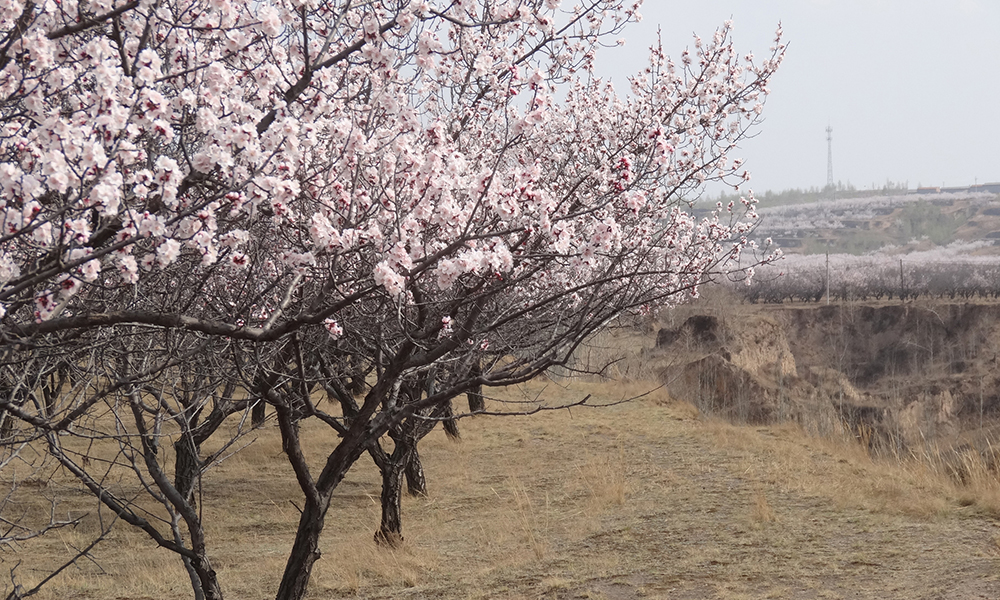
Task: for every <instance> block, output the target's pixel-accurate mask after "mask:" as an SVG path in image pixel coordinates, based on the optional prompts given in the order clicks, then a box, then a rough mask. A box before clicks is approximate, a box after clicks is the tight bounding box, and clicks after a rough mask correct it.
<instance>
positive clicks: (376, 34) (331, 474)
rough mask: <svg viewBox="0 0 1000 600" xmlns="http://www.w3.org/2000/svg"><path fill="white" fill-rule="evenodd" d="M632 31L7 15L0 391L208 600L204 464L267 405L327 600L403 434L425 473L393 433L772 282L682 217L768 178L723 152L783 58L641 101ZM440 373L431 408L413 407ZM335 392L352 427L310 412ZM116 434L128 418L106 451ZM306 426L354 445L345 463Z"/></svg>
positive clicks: (278, 2)
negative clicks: (44, 395) (124, 472)
mask: <svg viewBox="0 0 1000 600" xmlns="http://www.w3.org/2000/svg"><path fill="white" fill-rule="evenodd" d="M638 8H639V2H636V3H635V4H634V5H632V4H631V3H627V2H625V1H623V0H585V1H583V2H581V3H579V4H577V5H576V6H573V7H565V8H564V7H562V5H561V3H560V2H559V1H557V0H508V1H503V0H450V1H416V0H414V1H411V0H373V1H366V2H359V1H354V0H340V1H336V2H323V1H319V0H304V1H303V0H267V1H263V2H261V1H257V0H255V1H253V2H244V1H241V0H204V1H201V0H132V1H130V2H120V1H119V2H115V1H114V0H101V1H98V2H86V3H84V2H78V1H76V0H62V1H61V2H55V1H52V0H44V1H40V2H33V1H28V2H26V3H24V4H20V3H13V2H8V3H7V4H5V5H3V7H2V10H0V29H2V31H3V32H4V37H3V38H2V40H0V47H2V49H3V53H2V55H0V98H3V100H0V161H2V162H0V211H2V212H0V286H2V287H0V312H2V321H0V324H2V344H3V357H2V358H3V361H4V363H3V365H0V366H4V367H5V368H6V369H7V371H6V372H7V373H8V377H7V380H6V381H5V382H4V385H5V386H7V388H9V389H15V388H17V389H23V390H24V393H22V394H20V395H18V394H13V393H11V394H7V396H6V397H4V398H0V408H3V409H4V411H5V415H6V417H9V418H13V419H16V420H18V421H19V422H20V423H22V424H23V425H24V427H27V428H31V429H33V431H41V432H43V437H44V438H45V439H46V440H47V444H48V448H49V451H50V453H51V454H52V456H53V457H54V458H55V459H56V460H59V461H60V462H61V463H62V464H63V465H64V466H65V467H67V468H68V469H69V470H70V472H72V473H73V474H74V475H76V476H78V477H79V478H80V480H81V481H83V482H84V483H85V484H86V485H87V487H88V488H89V489H90V490H91V491H92V492H93V493H94V495H95V497H97V498H98V499H99V500H100V502H102V503H104V504H105V505H106V506H107V507H110V508H111V509H112V510H113V511H115V513H116V514H121V515H124V516H125V517H128V518H126V521H127V522H129V523H130V524H132V525H134V526H137V527H140V528H142V529H143V530H145V531H146V532H147V533H148V534H149V535H150V537H151V538H152V539H154V540H155V541H156V543H158V544H159V545H160V546H162V547H165V548H168V549H170V550H172V551H174V552H177V553H178V554H179V555H180V556H181V557H182V558H183V560H184V561H185V566H186V567H187V568H188V571H189V573H190V574H191V579H192V586H193V588H194V591H195V595H196V597H199V598H202V597H203V598H221V597H222V591H221V589H222V588H221V586H220V585H219V582H218V578H217V576H216V573H215V571H214V570H213V569H212V566H211V561H210V560H209V542H208V540H207V539H206V537H205V533H204V529H203V528H202V525H201V521H200V520H201V518H202V517H201V514H200V512H199V511H197V510H195V508H194V498H193V496H192V493H191V490H192V487H191V486H192V485H193V484H192V478H195V479H197V478H198V477H200V475H201V472H203V470H204V466H205V464H206V462H205V461H206V460H207V459H206V458H205V457H200V454H199V452H200V450H199V448H198V446H200V443H201V442H202V441H204V440H205V439H206V437H207V436H211V435H215V432H216V431H217V430H218V424H219V423H220V422H221V420H223V419H224V418H226V417H227V416H230V415H233V414H240V411H244V410H247V409H249V406H250V405H251V404H252V403H253V402H258V403H259V402H263V403H266V404H268V405H270V406H272V407H274V410H275V414H276V419H277V422H278V425H279V428H280V431H281V435H282V439H283V447H284V450H285V454H286V456H287V457H288V460H289V463H290V466H291V467H292V469H293V470H294V472H295V475H296V479H297V481H298V483H299V485H300V487H301V489H302V492H303V494H304V497H305V501H304V506H303V508H302V515H301V520H300V525H299V529H298V532H297V535H296V539H295V543H294V545H293V548H292V549H291V551H290V554H289V559H288V563H287V566H286V569H285V573H284V575H283V578H282V580H281V583H280V587H279V589H278V592H277V597H278V598H279V599H292V598H296V599H297V598H302V597H303V595H304V594H305V591H306V587H307V584H308V581H309V577H310V574H311V570H312V566H313V564H314V563H315V561H316V559H317V558H318V557H319V551H318V541H319V536H320V533H321V532H322V529H323V521H324V517H325V515H326V512H327V509H328V507H329V504H330V499H331V495H332V493H333V491H334V489H335V488H336V487H337V485H338V484H339V483H340V482H341V481H342V480H343V477H344V475H345V474H346V473H347V470H348V469H349V468H350V467H351V465H353V464H354V463H355V462H356V461H357V460H358V459H359V458H360V457H361V455H362V454H364V453H365V452H373V456H374V455H378V453H379V452H381V449H380V448H376V445H377V444H378V440H379V438H381V437H382V436H383V435H384V434H386V433H390V434H393V432H396V433H397V434H398V435H394V439H395V440H396V442H397V444H402V445H401V446H399V447H400V448H402V449H403V450H406V452H408V451H409V450H407V448H406V444H407V443H409V442H408V441H407V440H408V438H407V437H406V436H405V435H402V434H401V433H400V432H404V431H413V430H414V428H413V427H412V426H410V427H409V429H407V427H408V425H407V424H408V423H411V424H412V423H416V422H417V421H419V420H421V419H424V420H426V419H427V418H428V416H429V415H431V416H433V415H434V414H436V413H435V411H436V410H437V409H438V408H440V407H441V406H443V405H444V403H446V402H448V401H449V400H450V399H451V398H453V397H455V396H456V395H457V394H460V393H463V392H467V391H469V390H472V389H475V388H478V387H480V386H497V385H506V384H510V383H515V382H519V381H525V380H528V379H530V378H531V377H534V376H536V375H537V374H539V373H542V372H544V371H545V370H546V369H548V368H550V367H553V366H556V365H561V364H565V363H566V362H567V361H568V360H569V358H570V357H571V355H572V353H573V351H574V350H575V349H576V348H577V347H578V345H579V344H580V343H581V342H583V341H584V340H585V339H586V338H587V337H588V336H589V335H590V334H592V333H593V332H595V331H597V330H598V329H599V328H601V327H602V326H604V325H605V324H606V323H607V322H608V321H609V320H610V319H613V318H615V317H617V316H621V315H623V314H630V313H633V312H640V311H649V310H655V309H656V308H658V307H661V306H665V305H669V304H671V303H673V302H676V301H678V300H679V299H680V298H681V297H682V296H683V295H684V294H685V293H688V294H690V293H696V290H697V287H698V285H700V284H702V283H704V282H705V281H707V280H709V279H711V278H712V277H714V276H717V275H720V274H723V273H726V272H729V271H732V270H739V271H745V270H746V269H747V268H749V267H752V266H753V265H754V264H756V263H758V262H760V261H766V260H768V257H767V256H766V255H761V254H759V253H757V252H755V250H756V249H755V248H753V247H752V243H751V242H750V241H748V237H747V235H748V234H749V232H750V231H751V229H752V228H753V226H754V223H755V220H756V214H755V212H754V202H753V200H752V198H751V199H749V200H745V201H743V202H741V203H733V204H730V205H728V206H722V205H720V206H718V207H716V210H715V211H714V212H712V214H710V215H708V216H703V217H701V218H695V217H694V216H692V214H691V212H690V211H689V210H687V208H688V204H686V202H685V201H684V199H685V198H690V197H693V194H696V193H697V192H698V190H700V189H701V187H702V185H703V184H704V183H705V182H706V181H709V180H723V181H728V182H730V183H732V184H739V183H742V182H743V181H745V180H746V179H748V178H749V175H748V174H747V173H746V171H745V170H744V169H743V167H742V165H741V163H740V161H739V160H738V159H733V158H731V157H730V153H731V152H732V151H733V150H734V148H735V147H736V145H737V143H738V142H739V140H740V139H742V138H743V137H744V136H745V135H746V134H747V132H748V130H749V128H751V127H752V126H753V125H754V124H755V123H756V122H757V120H758V118H759V115H760V114H761V110H762V106H763V102H764V99H765V96H766V94H767V92H768V88H767V85H768V81H769V79H770V78H771V76H772V74H773V73H774V71H775V69H776V68H777V67H778V64H779V63H780V61H781V58H782V56H783V54H784V46H783V44H782V42H781V36H780V31H779V34H778V36H777V39H776V41H775V43H774V46H773V47H772V48H771V50H770V52H769V53H768V54H767V55H766V56H765V58H764V59H763V60H758V59H756V58H754V57H753V56H752V55H747V56H742V57H741V56H740V55H738V54H737V53H736V51H735V50H734V49H733V47H732V44H731V40H730V36H729V25H728V24H726V25H725V26H724V27H723V28H722V29H720V30H719V31H717V32H716V33H715V35H714V36H713V37H712V38H711V39H709V40H701V39H696V40H695V43H694V48H693V49H691V50H690V51H685V52H684V53H683V54H682V55H681V58H680V61H679V62H678V63H675V62H673V61H671V60H670V59H668V58H667V57H666V56H665V55H664V54H663V52H662V51H661V49H659V48H653V49H652V52H651V57H650V62H649V65H648V67H646V69H645V70H644V71H642V72H640V73H638V74H637V75H636V76H635V77H633V78H632V79H631V80H630V93H629V95H628V96H627V97H621V96H618V95H617V94H616V92H615V90H614V89H613V88H612V87H611V86H610V85H609V84H607V83H605V82H603V81H601V80H600V79H598V78H596V77H595V76H594V73H593V61H594V57H595V52H596V50H597V48H598V47H599V46H600V44H601V43H602V41H603V40H604V39H605V38H606V37H607V36H609V35H617V33H618V32H619V31H620V29H621V28H622V27H623V26H624V25H625V24H626V23H627V22H628V21H630V20H634V19H637V18H638V12H637V10H638ZM745 255H746V256H745ZM95 347H105V348H108V349H109V352H107V353H103V352H94V351H93V350H92V349H93V348H95ZM206 356H210V357H211V360H205V357H206ZM39 361H42V362H45V363H46V364H49V363H53V364H56V363H58V364H62V365H64V368H65V369H68V370H70V371H72V372H73V375H72V377H70V380H71V381H72V384H68V385H65V386H63V387H61V388H59V389H58V390H57V392H58V393H56V394H55V397H54V398H52V399H51V401H49V402H44V403H33V402H31V401H29V397H30V396H31V394H32V393H33V392H32V390H34V389H35V388H37V385H35V384H33V383H32V381H33V380H32V379H31V378H27V379H25V378H24V377H23V376H22V375H23V372H24V370H25V369H24V368H22V367H27V366H29V365H31V364H35V363H38V362H39ZM53 361H54V362H53ZM358 365H362V366H363V368H364V369H369V370H370V372H369V374H368V376H367V378H365V377H362V378H361V379H362V383H363V384H364V386H363V387H364V389H363V390H362V397H360V398H359V400H360V401H359V402H357V401H355V399H354V394H353V393H351V392H350V391H348V390H347V387H348V386H347V385H346V383H347V380H348V378H349V377H355V378H357V377H356V368H357V367H358ZM432 372H433V373H434V374H435V378H436V383H435V385H434V386H433V389H432V390H431V389H430V388H428V390H430V391H428V392H427V393H424V394H419V393H418V394H403V395H401V394H400V390H404V391H405V389H407V387H406V386H410V389H413V388H412V382H414V381H417V380H421V379H422V380H424V381H426V379H427V377H428V375H429V374H430V373H432ZM181 374H184V376H185V377H187V379H184V380H183V381H181V379H178V378H179V377H181ZM354 383H357V382H354ZM227 384H231V385H229V386H228V387H227ZM232 385H238V386H240V387H241V388H242V389H243V390H244V391H245V394H243V395H240V394H235V393H234V389H233V387H232ZM320 385H323V386H325V387H326V388H327V390H328V393H330V394H331V395H332V397H333V398H335V399H336V400H337V402H338V403H339V406H340V407H341V411H340V413H339V414H327V413H324V412H323V411H322V410H320V409H319V408H318V407H317V406H316V405H315V403H314V402H313V400H312V394H313V393H314V391H315V390H316V389H317V388H318V386H320ZM224 388H225V389H224ZM67 390H68V391H67ZM237 396H239V397H240V398H241V399H237ZM258 405H260V404H258ZM97 407H105V408H110V409H112V410H122V407H125V409H126V410H127V415H126V416H127V418H124V419H119V420H117V421H116V422H115V423H116V425H115V427H116V429H114V430H112V431H104V430H101V427H102V424H101V421H100V419H98V418H96V417H95V416H93V414H94V411H95V410H97ZM306 418H319V419H322V420H323V422H325V423H327V424H328V425H329V426H330V427H331V429H332V430H333V431H334V432H335V433H336V434H337V435H338V436H339V444H338V445H337V446H336V448H335V449H334V450H333V452H332V453H330V454H329V455H328V456H327V458H326V460H325V461H324V462H323V463H322V464H320V465H310V464H309V463H308V461H307V460H306V458H305V453H304V452H303V450H302V448H301V442H300V440H299V436H298V424H299V423H300V422H301V421H302V420H303V419H306ZM80 422H86V425H87V426H86V427H79V428H77V427H73V425H74V424H75V423H80ZM171 427H172V428H173V429H170V428H171ZM71 429H72V434H73V435H79V436H87V435H90V436H92V437H93V438H94V439H107V437H108V435H111V434H114V435H113V436H112V437H113V438H114V439H117V440H118V441H119V442H120V443H121V444H122V447H123V448H128V449H129V450H128V451H123V456H124V457H128V466H129V468H130V469H132V471H134V472H135V473H136V475H137V477H139V478H140V480H141V481H142V482H143V485H144V486H146V489H147V490H148V491H149V492H150V494H152V495H153V497H155V498H157V499H158V500H159V501H160V502H161V503H162V504H163V505H164V506H165V508H166V510H167V511H168V513H169V514H170V515H172V516H171V519H172V521H171V522H170V527H169V528H168V529H167V530H164V531H160V530H159V529H158V528H157V525H156V524H155V523H151V522H149V521H146V520H143V519H141V518H140V517H139V515H138V514H137V513H136V512H135V511H130V510H129V509H128V505H127V503H126V502H124V501H123V499H122V498H118V497H116V496H115V493H114V492H113V491H112V490H110V489H108V488H106V487H104V486H103V484H102V483H101V480H100V478H99V477H94V476H92V475H91V474H89V473H88V471H87V468H86V465H85V464H84V462H80V463H77V462H76V460H75V459H73V457H72V456H70V455H69V454H67V453H66V452H64V451H63V450H62V444H61V442H60V440H59V436H57V435H55V433H56V432H59V431H68V430H71ZM168 431H174V432H179V433H177V435H179V436H180V437H181V438H184V439H187V440H188V441H189V442H190V444H186V445H185V444H181V446H182V447H184V448H186V450H184V452H186V453H187V454H186V456H187V459H189V462H186V463H184V465H182V464H181V462H180V461H178V463H177V464H176V465H174V466H171V465H164V464H162V462H161V461H162V460H163V459H162V457H161V455H160V454H158V453H157V451H156V449H157V445H158V444H159V443H160V439H161V438H162V437H163V436H166V435H167V432H168ZM115 436H117V437H115ZM172 439H173V438H172ZM181 441H183V440H181ZM175 448H178V446H176V445H175ZM406 452H402V453H401V455H400V456H397V457H396V458H400V459H404V458H406V456H405V455H406ZM209 458H210V457H209ZM382 458H385V457H382ZM191 461H193V462H191ZM171 469H173V470H174V471H176V473H174V475H178V474H179V475H180V476H175V477H173V478H171V477H169V476H168V475H170V472H171ZM394 477H397V480H398V474H397V475H394ZM130 515H131V516H130ZM123 518H124V517H123Z"/></svg>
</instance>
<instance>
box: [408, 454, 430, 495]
mask: <svg viewBox="0 0 1000 600" xmlns="http://www.w3.org/2000/svg"><path fill="white" fill-rule="evenodd" d="M405 473H406V489H407V491H409V492H410V495H411V496H426V495H427V479H426V478H425V477H424V466H423V465H422V464H420V454H419V453H418V452H417V447H416V446H415V445H414V446H413V450H411V451H410V459H409V460H408V461H406V469H405Z"/></svg>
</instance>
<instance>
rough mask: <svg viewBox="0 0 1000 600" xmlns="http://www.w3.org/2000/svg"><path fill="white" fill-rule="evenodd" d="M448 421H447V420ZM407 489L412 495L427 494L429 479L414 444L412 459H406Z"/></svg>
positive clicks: (411, 452) (411, 453)
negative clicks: (425, 475)
mask: <svg viewBox="0 0 1000 600" xmlns="http://www.w3.org/2000/svg"><path fill="white" fill-rule="evenodd" d="M446 422H447V421H446ZM405 473H406V490H407V491H408V492H410V495H411V496H426V495H427V479H426V478H425V477H424V466H423V465H422V464H420V453H419V452H417V447H416V446H414V447H413V450H411V451H410V459H409V460H408V461H406V469H405Z"/></svg>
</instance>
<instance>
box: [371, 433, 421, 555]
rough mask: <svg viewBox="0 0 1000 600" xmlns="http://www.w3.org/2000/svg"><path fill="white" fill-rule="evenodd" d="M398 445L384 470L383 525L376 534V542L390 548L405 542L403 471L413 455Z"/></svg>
mask: <svg viewBox="0 0 1000 600" xmlns="http://www.w3.org/2000/svg"><path fill="white" fill-rule="evenodd" d="M396 444H397V446H396V450H395V451H394V452H393V453H392V455H391V456H389V460H388V461H387V462H386V465H385V468H384V469H382V523H381V525H380V526H379V529H378V531H377V532H376V533H375V541H376V542H377V543H378V544H380V545H383V546H389V547H390V548H391V547H394V546H398V545H399V544H400V543H402V541H403V471H404V470H405V467H406V464H407V462H408V459H409V456H410V454H411V453H410V452H407V451H406V450H402V448H401V446H400V444H401V442H399V441H397V442H396ZM418 464H419V463H418Z"/></svg>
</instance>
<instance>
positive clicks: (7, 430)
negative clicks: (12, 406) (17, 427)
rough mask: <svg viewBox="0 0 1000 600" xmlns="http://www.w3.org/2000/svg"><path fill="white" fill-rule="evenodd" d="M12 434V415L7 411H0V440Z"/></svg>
mask: <svg viewBox="0 0 1000 600" xmlns="http://www.w3.org/2000/svg"><path fill="white" fill-rule="evenodd" d="M12 435H14V417H13V416H11V414H10V413H8V412H7V411H0V440H5V439H7V438H9V437H10V436H12Z"/></svg>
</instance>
